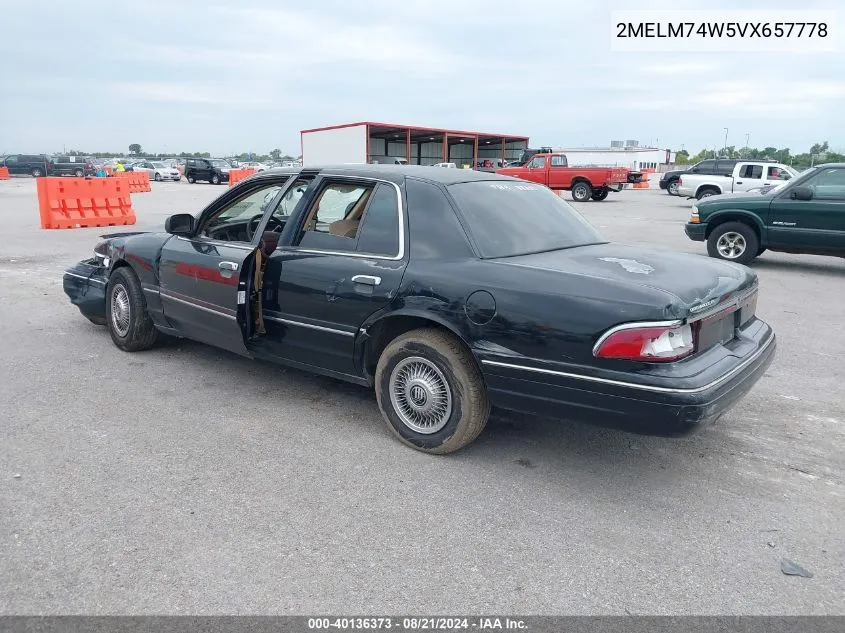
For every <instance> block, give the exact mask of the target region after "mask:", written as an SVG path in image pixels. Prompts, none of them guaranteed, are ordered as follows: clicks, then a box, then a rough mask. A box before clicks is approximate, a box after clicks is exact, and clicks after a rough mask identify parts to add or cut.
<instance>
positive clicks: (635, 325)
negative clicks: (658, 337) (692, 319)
mask: <svg viewBox="0 0 845 633" xmlns="http://www.w3.org/2000/svg"><path fill="white" fill-rule="evenodd" d="M682 323H683V321H681V320H680V319H675V320H673V321H632V322H631V323H623V324H622V325H617V326H615V327H612V328H610V329H609V330H608V331H607V332H605V333H604V334H602V335H601V336H600V337H599V340H598V341H596V344H595V345H593V356H595V355H596V352H597V351H598V350H599V348H600V347H601V344H602V343H604V342H605V341H606V340H607V339H608V338H609V337H610V336H612V335H613V334H615V333H616V332H621V331H623V330H636V329H639V328H643V327H678V326H679V325H681V324H682Z"/></svg>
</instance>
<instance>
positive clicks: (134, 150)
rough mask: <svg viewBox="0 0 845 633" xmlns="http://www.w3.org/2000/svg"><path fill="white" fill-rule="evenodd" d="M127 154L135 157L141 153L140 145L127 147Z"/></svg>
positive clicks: (135, 144) (133, 144) (134, 144)
mask: <svg viewBox="0 0 845 633" xmlns="http://www.w3.org/2000/svg"><path fill="white" fill-rule="evenodd" d="M129 152H130V153H132V154H135V155H136V156H137V155H138V154H140V153H141V145H140V144H138V143H132V145H130V146H129Z"/></svg>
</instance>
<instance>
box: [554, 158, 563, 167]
mask: <svg viewBox="0 0 845 633" xmlns="http://www.w3.org/2000/svg"><path fill="white" fill-rule="evenodd" d="M552 167H566V156H552Z"/></svg>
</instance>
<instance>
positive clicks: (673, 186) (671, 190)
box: [666, 180, 679, 196]
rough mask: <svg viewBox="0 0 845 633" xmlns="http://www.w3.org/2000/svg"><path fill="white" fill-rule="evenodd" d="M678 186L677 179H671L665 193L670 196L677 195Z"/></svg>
mask: <svg viewBox="0 0 845 633" xmlns="http://www.w3.org/2000/svg"><path fill="white" fill-rule="evenodd" d="M678 187H679V185H678V181H677V180H672V181H671V182H670V183H669V184H668V185H667V186H666V193H668V194H669V195H670V196H677V195H678Z"/></svg>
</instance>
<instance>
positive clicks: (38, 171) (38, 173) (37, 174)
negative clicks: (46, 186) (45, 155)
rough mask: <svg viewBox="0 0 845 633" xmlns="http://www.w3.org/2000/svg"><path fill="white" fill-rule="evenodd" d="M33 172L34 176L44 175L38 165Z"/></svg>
mask: <svg viewBox="0 0 845 633" xmlns="http://www.w3.org/2000/svg"><path fill="white" fill-rule="evenodd" d="M31 173H32V177H33V178H40V177H41V176H42V175H43V173H42V172H41V170H40V169H38V167H36V168H35V169H33V170H32V172H31Z"/></svg>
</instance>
